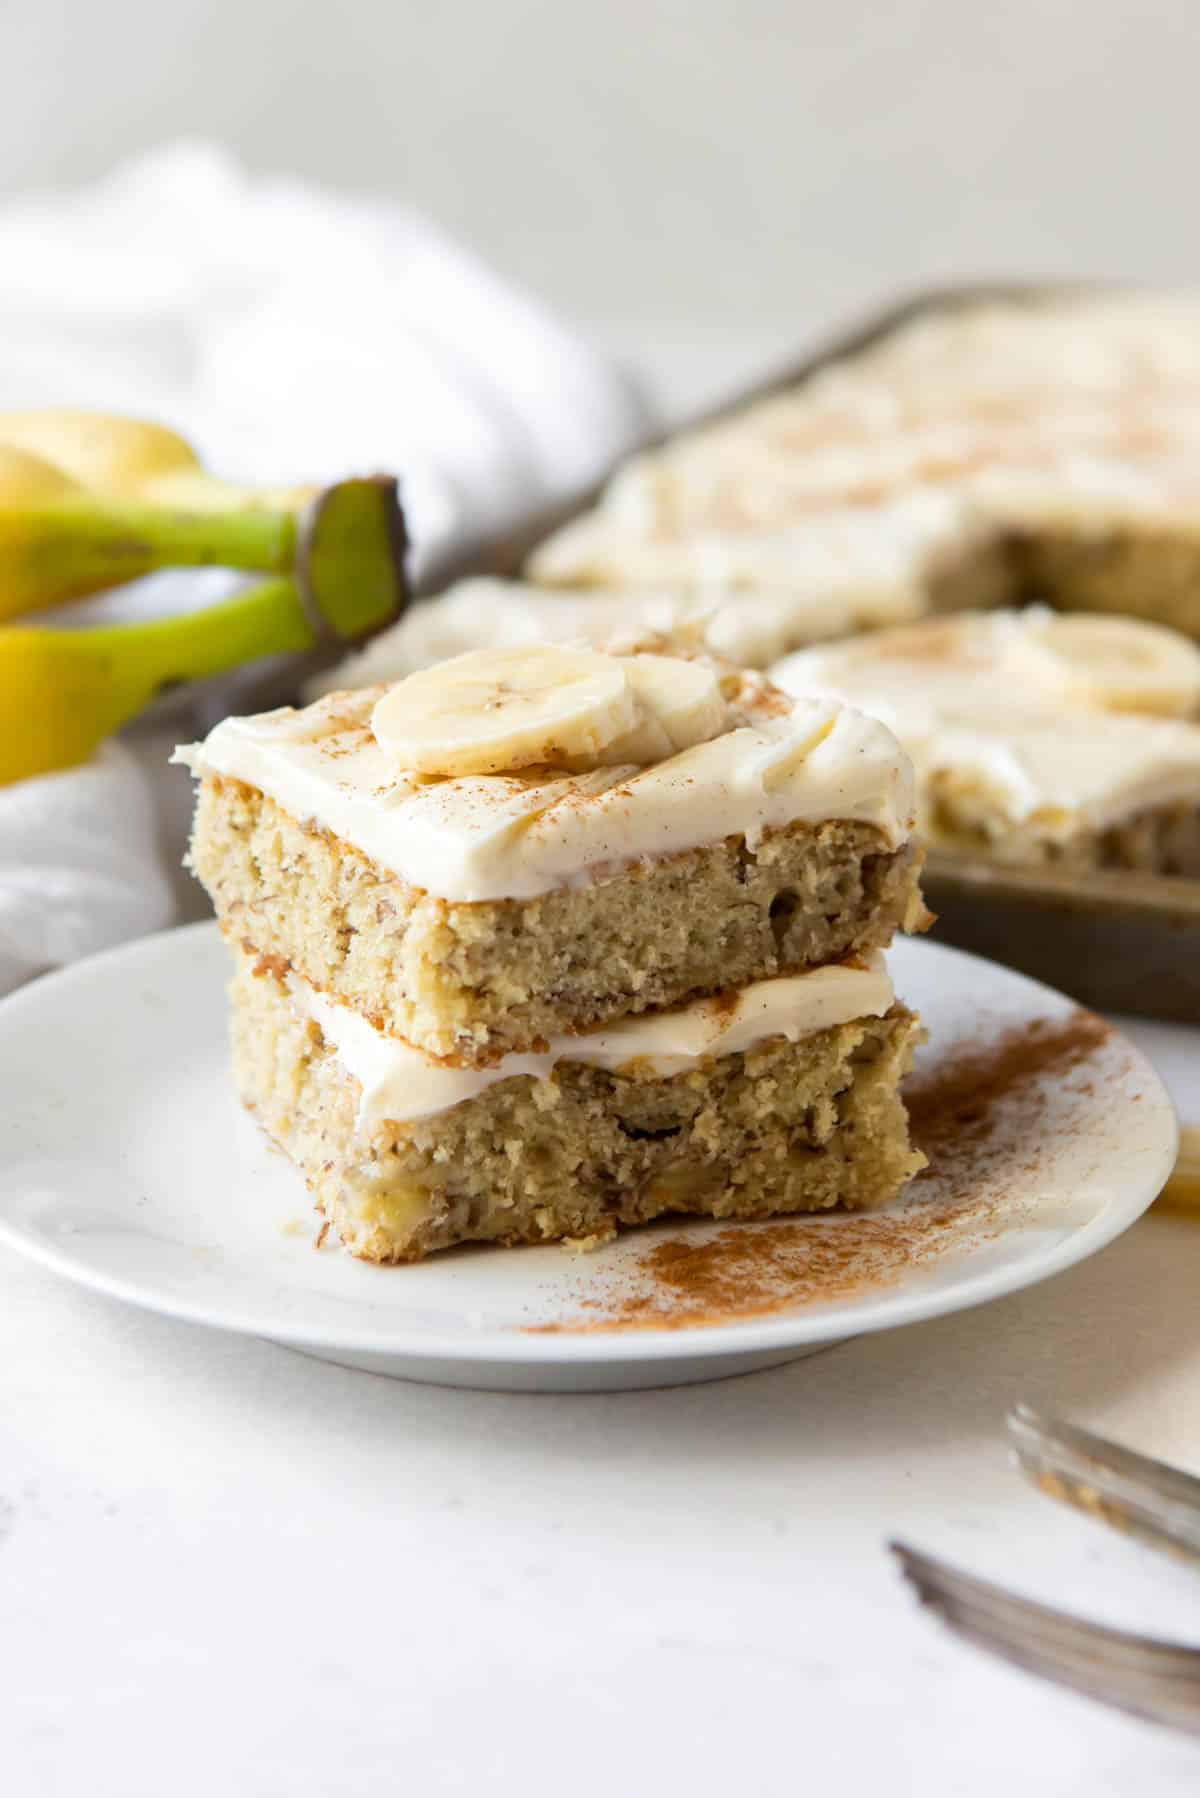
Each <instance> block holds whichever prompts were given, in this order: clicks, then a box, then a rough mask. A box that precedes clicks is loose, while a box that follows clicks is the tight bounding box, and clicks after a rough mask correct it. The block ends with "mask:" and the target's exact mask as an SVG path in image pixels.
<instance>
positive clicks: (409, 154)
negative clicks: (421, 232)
mask: <svg viewBox="0 0 1200 1798" xmlns="http://www.w3.org/2000/svg"><path fill="white" fill-rule="evenodd" d="M0 16H2V18H3V31H4V43H5V54H4V57H3V58H2V59H0V186H7V187H8V188H11V189H16V188H28V187H35V186H38V185H42V184H46V183H54V182H69V183H74V182H77V181H80V180H84V179H87V178H90V177H91V176H93V175H96V174H98V173H100V172H101V171H102V170H104V169H105V168H107V167H108V166H110V165H111V164H112V162H114V161H115V160H116V159H118V158H119V157H123V156H126V155H128V154H129V153H130V152H132V151H135V150H138V149H143V148H146V147H148V146H150V145H153V144H155V143H158V142H161V141H163V140H164V139H167V138H174V137H177V136H179V135H181V134H185V135H186V134H188V133H192V134H204V135H210V136H214V137H216V138H219V139H223V140H224V141H226V142H227V143H228V144H230V145H231V146H232V147H233V148H234V149H236V150H237V151H238V152H239V153H240V154H242V155H243V156H244V157H245V158H246V159H247V160H248V162H249V164H250V166H251V167H252V168H255V169H261V170H266V171H269V170H275V171H279V170H290V171H295V172H298V173H300V174H303V175H306V176H308V177H310V178H314V179H319V180H326V181H330V182H333V183H339V184H343V185H350V186H355V187H367V188H374V189H376V190H378V191H381V192H386V193H389V194H395V195H399V196H401V197H403V198H405V199H406V200H408V201H410V202H412V203H414V204H416V205H418V206H423V207H426V208H428V209H429V210H430V211H431V212H432V213H434V214H435V215H436V216H437V217H438V218H439V219H440V220H441V221H442V223H443V224H445V225H446V226H447V227H449V228H450V229H451V230H453V231H454V232H456V233H458V234H460V235H462V236H463V237H464V238H466V239H467V240H468V241H470V242H473V243H474V244H475V245H476V246H477V247H478V248H479V249H481V250H482V251H483V252H484V253H485V254H486V255H487V256H488V257H489V258H490V259H491V260H492V261H493V262H495V263H496V265H497V266H498V267H499V268H500V269H501V270H502V271H504V272H507V273H508V274H510V275H511V276H515V277H516V278H518V279H520V280H521V281H524V282H526V283H528V284H529V285H531V286H532V287H534V288H536V289H538V290H539V291H541V292H542V293H543V294H544V295H545V296H546V297H547V298H548V299H550V300H552V301H554V302H556V303H557V304H558V305H560V306H561V307H562V308H563V309H564V310H565V311H566V312H568V313H569V314H571V315H573V316H574V317H576V318H577V319H579V320H582V321H584V322H591V323H592V324H593V325H594V326H595V327H596V328H597V329H598V330H599V331H600V332H601V333H603V334H605V335H608V336H610V337H611V338H613V339H614V341H618V342H622V343H623V342H626V341H634V342H638V341H645V339H646V336H647V334H648V333H650V332H653V333H655V335H656V336H657V337H658V338H660V339H661V338H662V337H663V336H664V335H666V336H669V337H671V338H673V339H674V340H675V349H676V352H677V353H683V351H685V350H687V348H688V346H689V344H691V343H693V342H694V341H697V340H702V341H706V342H707V341H708V340H714V339H715V340H717V341H718V342H719V343H721V344H722V345H725V346H727V353H728V355H729V356H730V357H731V359H732V360H733V361H735V362H736V360H737V358H738V357H739V356H740V355H741V354H742V353H743V351H744V349H745V347H746V346H747V345H748V344H749V345H755V344H758V343H761V344H763V345H764V346H765V347H768V348H770V347H772V346H774V345H777V344H786V343H787V342H789V341H790V339H791V338H793V337H794V336H795V335H796V331H797V326H798V324H801V323H803V322H805V321H807V320H810V319H813V318H822V317H825V316H828V315H829V314H831V313H834V312H836V311H838V310H840V309H843V308H844V307H845V306H847V305H857V304H861V303H863V301H864V300H869V299H870V298H871V297H873V296H874V295H877V294H880V293H882V292H886V291H888V290H890V289H892V288H894V287H895V286H897V285H905V284H909V283H913V282H920V281H927V280H929V279H932V278H937V277H940V276H947V275H950V276H960V275H963V274H969V273H991V272H997V271H1007V272H1014V273H1019V274H1027V273H1034V274H1040V273H1054V274H1061V273H1092V274H1096V273H1106V274H1129V275H1144V276H1147V277H1152V278H1155V279H1172V280H1177V279H1188V278H1197V277H1200V244H1198V242H1197V237H1196V231H1195V205H1194V183H1195V171H1196V169H1197V167H1198V166H1200V108H1198V107H1197V105H1196V93H1197V88H1198V76H1200V7H1198V6H1197V5H1196V4H1195V0H1137V4H1133V3H1132V0H1086V3H1085V0H1003V3H1001V4H992V5H986V6H985V5H982V4H974V3H972V0H907V3H897V0H837V3H836V4H830V3H829V0H592V3H591V4H583V3H581V0H348V3H346V4H342V5H314V4H311V3H309V0H170V4H163V3H162V0H103V4H100V3H98V0H6V3H5V4H4V6H3V8H2V9H0ZM663 354H664V355H669V354H670V347H669V346H668V348H667V349H666V350H664V351H663Z"/></svg>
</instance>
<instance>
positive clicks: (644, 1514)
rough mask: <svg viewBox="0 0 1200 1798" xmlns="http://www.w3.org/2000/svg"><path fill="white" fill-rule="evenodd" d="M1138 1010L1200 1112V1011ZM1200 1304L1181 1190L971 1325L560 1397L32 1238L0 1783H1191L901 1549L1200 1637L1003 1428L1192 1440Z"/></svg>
mask: <svg viewBox="0 0 1200 1798" xmlns="http://www.w3.org/2000/svg"><path fill="white" fill-rule="evenodd" d="M1141 1034H1143V1035H1144V1036H1145V1037H1146V1038H1147V1039H1148V1040H1149V1046H1151V1047H1152V1048H1153V1049H1155V1050H1156V1051H1157V1053H1158V1054H1159V1056H1160V1058H1161V1060H1162V1065H1163V1066H1164V1067H1166V1068H1167V1069H1168V1071H1170V1072H1172V1073H1173V1077H1174V1083H1175V1085H1176V1090H1177V1093H1178V1094H1179V1097H1180V1098H1181V1099H1182V1100H1183V1101H1184V1102H1185V1103H1187V1104H1188V1105H1190V1106H1191V1107H1192V1108H1193V1109H1192V1115H1193V1116H1200V1058H1198V1057H1197V1055H1196V1047H1197V1045H1198V1044H1200V1033H1196V1034H1195V1035H1194V1036H1193V1034H1192V1033H1190V1032H1185V1031H1183V1030H1171V1029H1168V1028H1166V1027H1159V1028H1157V1029H1155V1028H1154V1027H1150V1028H1149V1029H1148V1030H1144V1031H1143V1032H1141ZM1198 1293H1200V1220H1197V1221H1195V1222H1191V1221H1188V1220H1186V1219H1182V1218H1179V1217H1172V1216H1169V1215H1156V1214H1154V1213H1151V1215H1150V1216H1149V1217H1147V1218H1146V1219H1145V1220H1144V1221H1143V1222H1142V1223H1140V1224H1138V1225H1137V1226H1136V1228H1135V1229H1134V1230H1133V1231H1132V1232H1130V1234H1129V1235H1128V1236H1126V1237H1125V1238H1124V1239H1123V1240H1122V1241H1120V1242H1118V1243H1117V1244H1115V1245H1114V1246H1113V1247H1111V1248H1110V1249H1108V1250H1107V1251H1106V1252H1105V1253H1104V1254H1102V1255H1100V1256H1099V1257H1098V1258H1097V1259H1096V1260H1095V1261H1093V1262H1092V1263H1090V1264H1088V1265H1085V1266H1083V1267H1081V1268H1078V1269H1076V1270H1074V1271H1073V1272H1071V1273H1069V1274H1066V1275H1063V1276H1061V1277H1060V1278H1059V1279H1057V1280H1055V1281H1052V1282H1050V1283H1049V1284H1047V1285H1045V1286H1042V1287H1039V1288H1037V1289H1035V1290H1032V1291H1030V1292H1028V1293H1025V1294H1022V1295H1020V1296H1018V1297H1015V1298H1011V1299H1007V1300H1004V1301H1002V1302H1001V1303H998V1304H996V1305H993V1306H991V1307H988V1308H986V1309H984V1310H981V1311H978V1312H974V1313H969V1314H966V1315H964V1316H959V1317H952V1318H947V1319H945V1320H943V1321H940V1322H936V1323H930V1324H925V1325H920V1326H915V1327H912V1328H910V1329H907V1330H904V1331H901V1332H898V1333H896V1334H894V1335H891V1336H884V1337H875V1338H869V1339H863V1340H861V1341H858V1342H854V1343H850V1344H848V1345H846V1346H844V1347H842V1348H839V1349H835V1350H833V1351H831V1352H829V1353H827V1354H825V1355H820V1356H817V1357H815V1358H813V1359H811V1360H807V1361H799V1362H796V1363H795V1364H793V1365H792V1366H790V1367H787V1368H784V1369H781V1370H777V1371H774V1372H771V1373H766V1374H758V1375H751V1376H748V1377H745V1378H741V1379H734V1380H729V1381H727V1382H724V1383H719V1384H716V1385H711V1386H706V1387H694V1388H685V1389H678V1390H675V1391H666V1392H648V1393H641V1394H634V1395H620V1396H612V1397H593V1398H570V1397H543V1398H534V1397H508V1396H503V1395H488V1394H482V1393H469V1392H455V1391H448V1390H443V1389H438V1388H434V1387H421V1386H413V1385H404V1384H401V1383H399V1382H393V1381H388V1380H384V1379H380V1378H375V1377H372V1376H368V1375H364V1374H356V1373H350V1372H344V1371H342V1370H340V1369H338V1368H336V1367H330V1366H326V1365H324V1364H321V1363H318V1362H315V1361H309V1360H306V1359H304V1358H303V1357H301V1356H299V1355H295V1354H292V1353H290V1352H288V1351H287V1350H284V1349H280V1348H275V1347H271V1346H268V1345H266V1344H262V1343H257V1342H253V1341H241V1340H238V1339H237V1338H233V1337H223V1336H219V1335H216V1334H212V1333H209V1332H207V1331H205V1330H203V1329H199V1328H194V1327H189V1326H186V1325H181V1324H172V1323H168V1322H164V1321H161V1320H158V1319H156V1318H153V1317H148V1316H142V1315H140V1314H139V1313H137V1312H135V1311H131V1310H126V1309H124V1308H122V1307H121V1306H119V1305H116V1304H113V1303H110V1302H108V1301H105V1300H102V1299H99V1298H94V1297H90V1296H88V1295H86V1294H84V1293H81V1292H77V1291H74V1290H73V1289H71V1288H70V1287H68V1286H66V1285H64V1284H61V1283H60V1282H59V1281H57V1280H56V1279H54V1278H52V1277H50V1276H49V1275H47V1274H43V1273H41V1272H40V1271H38V1270H36V1269H34V1268H32V1267H30V1266H27V1265H26V1264H25V1263H24V1262H23V1261H21V1260H20V1259H19V1258H17V1257H16V1256H15V1255H12V1254H10V1253H8V1252H0V1365H2V1366H3V1369H4V1376H3V1382H2V1385H0V1694H2V1696H0V1714H3V1716H4V1722H3V1726H2V1727H0V1792H3V1793H5V1794H6V1795H11V1798H26V1795H27V1794H30V1795H32V1794H37V1795H38V1798H40V1795H41V1794H55V1795H58V1794H64V1795H66V1794H70V1795H71V1798H74V1794H76V1793H87V1794H89V1798H142V1795H143V1794H145V1795H146V1798H151V1795H152V1798H161V1795H162V1794H172V1795H173V1798H212V1794H213V1793H222V1794H224V1793H228V1794H234V1795H236V1798H243V1795H247V1798H266V1795H268V1794H270V1795H272V1798H274V1795H275V1794H278V1795H279V1798H285V1795H286V1798H317V1795H318V1794H320V1795H322V1798H324V1795H326V1794H331V1793H337V1794H347V1795H351V1798H357V1795H358V1794H375V1793H390V1792H392V1791H405V1792H412V1793H416V1794H431V1793H436V1794H441V1793H458V1792H463V1793H477V1792H483V1791H489V1792H505V1793H507V1792H512V1793H519V1794H521V1798H542V1795H543V1794H545V1795H547V1798H549V1795H550V1794H559V1793H567V1792H569V1793H572V1794H577V1795H578V1798H593V1795H594V1798H611V1795H612V1794H613V1793H621V1794H622V1795H625V1794H629V1795H630V1798H635V1795H637V1794H640V1793H659V1792H662V1793H675V1792H679V1793H688V1794H695V1795H696V1798H707V1795H708V1794H713V1795H716V1794H722V1795H724V1794H726V1793H728V1792H730V1791H734V1792H737V1793H739V1794H743V1795H745V1798H751V1795H757V1794H775V1793H788V1794H791V1793H794V1792H796V1791H798V1790H804V1789H807V1788H808V1786H809V1784H810V1782H812V1781H813V1780H820V1781H823V1782H825V1786H826V1789H832V1790H833V1791H836V1792H838V1793H860V1792H861V1793H864V1794H867V1793H869V1794H871V1795H872V1798H874V1795H875V1794H876V1793H877V1792H879V1791H887V1792H889V1793H894V1792H909V1791H913V1792H916V1791H918V1790H919V1791H920V1792H922V1793H923V1794H939V1795H940V1794H942V1793H947V1794H953V1793H960V1792H961V1793H965V1792H968V1791H969V1792H970V1793H971V1794H973V1795H976V1798H991V1794H996V1795H997V1798H998V1795H999V1794H1001V1793H1003V1794H1004V1795H1005V1798H1011V1793H1012V1792H1013V1791H1014V1790H1017V1789H1019V1790H1021V1791H1022V1792H1023V1793H1025V1794H1042V1793H1045V1794H1047V1795H1050V1794H1053V1795H1054V1798H1073V1795H1074V1794H1077V1793H1078V1794H1080V1798H1082V1795H1083V1794H1084V1793H1086V1794H1087V1798H1095V1795H1096V1794H1097V1793H1110V1792H1111V1793H1120V1794H1125V1793H1133V1792H1135V1791H1136V1792H1137V1793H1138V1794H1139V1798H1158V1795H1159V1794H1168V1793H1169V1794H1175V1793H1180V1794H1182V1793H1185V1792H1187V1793H1194V1792H1195V1791H1196V1790H1197V1786H1198V1782H1200V1744H1191V1743H1189V1742H1187V1741H1184V1740H1182V1739H1176V1738H1174V1737H1171V1736H1169V1735H1166V1734H1163V1733H1160V1732H1158V1731H1156V1730H1153V1729H1151V1728H1148V1727H1146V1726H1143V1725H1140V1724H1138V1723H1135V1722H1131V1721H1125V1720H1124V1719H1121V1718H1118V1717H1116V1716H1114V1715H1111V1714H1108V1713H1106V1712H1104V1711H1101V1710H1099V1709H1097V1708H1095V1707H1093V1706H1091V1705H1089V1704H1087V1703H1085V1702H1084V1701H1083V1700H1081V1699H1076V1698H1074V1697H1072V1696H1069V1695H1065V1694H1060V1693H1058V1692H1055V1691H1053V1690H1051V1689H1050V1688H1048V1687H1042V1686H1040V1685H1038V1684H1036V1683H1035V1682H1033V1681H1031V1680H1027V1679H1026V1678H1025V1677H1024V1676H1021V1675H1019V1674H1017V1673H1014V1672H1010V1671H1009V1670H1007V1669H1005V1668H1002V1667H1000V1666H999V1665H997V1664H993V1663H991V1662H989V1661H987V1660H985V1659H982V1658H981V1657H979V1656H978V1655H977V1654H976V1653H975V1652H974V1651H971V1650H969V1649H966V1648H964V1647H962V1646H960V1645H959V1644H958V1643H956V1642H955V1641H953V1640H952V1639H951V1638H950V1637H948V1636H947V1635H945V1634H943V1632H942V1631H941V1629H940V1627H939V1626H938V1625H936V1624H935V1623H934V1622H933V1621H932V1620H930V1619H929V1618H927V1617H926V1616H923V1615H922V1614H920V1613H919V1612H918V1611H917V1609H916V1608H915V1606H914V1604H913V1601H912V1600H911V1598H910V1596H909V1594H908V1592H907V1591H906V1590H905V1589H904V1587H903V1586H902V1584H901V1582H900V1580H899V1578H898V1577H897V1575H896V1573H895V1571H894V1569H893V1567H892V1566H891V1564H890V1562H889V1559H888V1557H887V1555H886V1553H885V1550H884V1542H885V1539H886V1538H887V1537H888V1536H889V1535H893V1534H900V1535H902V1536H904V1537H906V1538H907V1539H908V1540H909V1541H912V1542H914V1543H918V1544H921V1545H923V1546H925V1547H929V1548H932V1549H934V1550H938V1551H941V1552H944V1553H945V1554H947V1555H950V1556H953V1557H954V1559H955V1560H957V1561H959V1562H961V1563H962V1564H963V1565H964V1566H967V1567H971V1568H974V1569H977V1570H980V1571H984V1572H990V1573H993V1574H1000V1575H1002V1576H1004V1577H1007V1578H1009V1579H1012V1580H1015V1581H1019V1582H1022V1583H1024V1584H1027V1585H1028V1587H1029V1588H1030V1589H1033V1590H1036V1591H1038V1592H1040V1593H1044V1594H1047V1595H1051V1596H1053V1597H1055V1598H1057V1599H1059V1600H1064V1601H1067V1602H1071V1603H1075V1604H1078V1605H1079V1606H1081V1607H1085V1608H1089V1609H1092V1610H1094V1611H1096V1612H1099V1613H1103V1614H1105V1615H1108V1616H1111V1617H1112V1618H1114V1619H1117V1620H1121V1621H1124V1622H1126V1623H1128V1624H1130V1625H1138V1626H1142V1627H1145V1628H1151V1629H1161V1630H1164V1631H1168V1630H1169V1631H1174V1632H1177V1633H1178V1634H1179V1635H1180V1636H1181V1637H1183V1636H1188V1637H1192V1638H1194V1639H1197V1640H1200V1578H1197V1576H1196V1575H1194V1574H1191V1573H1189V1572H1188V1571H1187V1570H1184V1569H1180V1568H1176V1567H1174V1566H1172V1565H1170V1564H1168V1563H1167V1562H1165V1561H1160V1560H1158V1559H1157V1558H1155V1557H1153V1556H1151V1555H1150V1554H1149V1553H1147V1552H1145V1551H1143V1550H1140V1549H1138V1548H1137V1547H1135V1546H1132V1545H1130V1544H1127V1543H1125V1542H1123V1541H1121V1540H1119V1539H1118V1538H1116V1537H1115V1536H1111V1535H1109V1534H1108V1533H1107V1532H1106V1531H1104V1530H1102V1529H1101V1528H1100V1527H1099V1526H1097V1525H1091V1524H1087V1523H1084V1522H1080V1521H1077V1520H1076V1519H1075V1518H1074V1517H1073V1516H1072V1515H1071V1514H1070V1513H1068V1512H1066V1511H1064V1510H1063V1509H1061V1508H1060V1507H1057V1506H1055V1505H1053V1504H1051V1503H1049V1502H1048V1501H1047V1500H1045V1499H1042V1498H1039V1497H1037V1496H1035V1495H1034V1494H1033V1493H1032V1492H1031V1491H1029V1490H1028V1489H1027V1488H1026V1487H1025V1486H1024V1485H1023V1483H1022V1482H1021V1480H1020V1479H1019V1478H1018V1477H1017V1475H1016V1474H1015V1473H1014V1472H1013V1471H1012V1470H1011V1468H1010V1467H1009V1465H1008V1463H1007V1459H1006V1454H1005V1448H1004V1443H1003V1439H1002V1433H1001V1420H1002V1417H1003V1414H1004V1410H1005V1407H1006V1406H1007V1405H1008V1404H1010V1403H1011V1402H1012V1401H1013V1400H1014V1399H1016V1398H1018V1397H1022V1396H1023V1397H1027V1398H1030V1399H1033V1400H1034V1401H1035V1402H1039V1403H1042V1404H1046V1405H1050V1404H1053V1405H1056V1406H1060V1407H1061V1408H1063V1409H1064V1410H1066V1411H1067V1412H1069V1413H1071V1414H1072V1415H1073V1416H1075V1417H1077V1418H1079V1419H1081V1420H1084V1421H1086V1422H1088V1423H1091V1424H1093V1425H1095V1426H1097V1427H1099V1428H1101V1429H1105V1430H1110V1431H1112V1432H1113V1433H1115V1434H1118V1435H1120V1436H1123V1437H1125V1438H1127V1439H1128V1440H1129V1441H1131V1442H1133V1443H1135V1444H1137V1445H1138V1446H1140V1447H1142V1448H1144V1449H1147V1450H1148V1451H1150V1452H1152V1453H1157V1454H1164V1455H1168V1456H1171V1457H1173V1458H1175V1459H1177V1460H1179V1461H1181V1462H1184V1463H1187V1464H1190V1465H1191V1466H1193V1467H1196V1468H1200V1304H1198V1303H1197V1295H1198ZM831 1780H832V1782H833V1783H832V1786H831V1787H830V1786H829V1784H828V1782H829V1781H831ZM1017 1782H1019V1785H1018V1783H1017Z"/></svg>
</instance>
